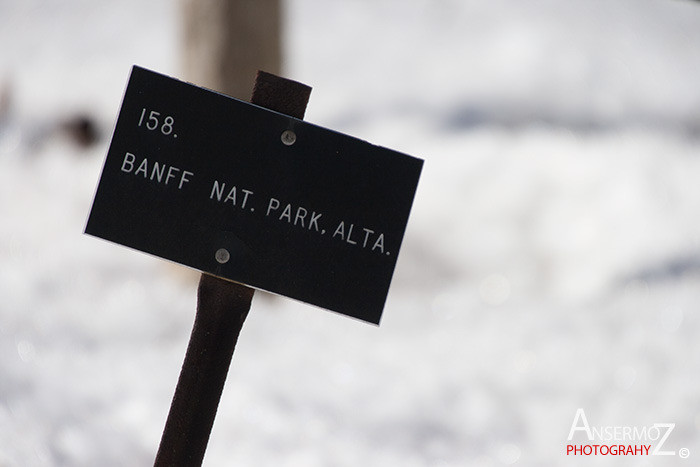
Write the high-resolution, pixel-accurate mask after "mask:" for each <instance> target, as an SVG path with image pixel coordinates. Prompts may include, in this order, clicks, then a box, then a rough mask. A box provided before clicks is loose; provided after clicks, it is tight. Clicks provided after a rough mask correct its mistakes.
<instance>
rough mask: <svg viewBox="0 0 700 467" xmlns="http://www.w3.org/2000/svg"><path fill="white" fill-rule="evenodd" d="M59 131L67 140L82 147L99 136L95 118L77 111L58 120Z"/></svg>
mask: <svg viewBox="0 0 700 467" xmlns="http://www.w3.org/2000/svg"><path fill="white" fill-rule="evenodd" d="M59 131H60V132H61V133H62V134H63V135H64V136H65V137H67V138H68V140H69V141H70V142H72V143H74V144H76V145H77V146H80V147H82V148H88V147H90V146H92V145H93V144H95V143H96V142H97V141H98V140H99V138H100V132H99V129H98V128H97V124H96V123H95V119H94V118H92V117H91V116H89V115H87V114H85V113H78V114H76V115H74V116H72V117H70V118H67V119H66V120H64V121H62V122H60V124H59Z"/></svg>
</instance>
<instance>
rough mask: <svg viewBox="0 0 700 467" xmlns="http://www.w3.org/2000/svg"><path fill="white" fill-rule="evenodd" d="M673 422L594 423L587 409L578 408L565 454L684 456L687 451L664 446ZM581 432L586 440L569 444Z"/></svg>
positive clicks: (673, 424)
mask: <svg viewBox="0 0 700 467" xmlns="http://www.w3.org/2000/svg"><path fill="white" fill-rule="evenodd" d="M675 427H676V424H675V423H654V424H652V425H649V426H641V427H639V426H612V425H608V426H593V427H591V425H590V424H589V423H588V419H587V418H586V413H585V411H584V410H583V409H578V410H577V411H576V415H575V416H574V421H573V423H572V424H571V429H570V430H569V436H568V437H567V440H568V441H569V444H567V445H566V455H567V456H676V455H677V456H679V457H681V458H682V459H686V458H688V457H689V456H690V451H689V450H688V449H686V448H683V449H679V450H678V452H676V451H670V450H666V449H665V448H664V446H665V444H666V441H668V439H669V437H670V436H671V433H672V432H673V430H674V428H675ZM577 432H583V433H584V434H585V436H586V439H587V440H588V443H583V444H572V443H571V441H573V439H574V435H576V433H577Z"/></svg>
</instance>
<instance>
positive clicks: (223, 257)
mask: <svg viewBox="0 0 700 467" xmlns="http://www.w3.org/2000/svg"><path fill="white" fill-rule="evenodd" d="M214 258H216V261H217V262H218V263H220V264H226V263H228V260H229V259H231V254H230V253H229V252H228V250H227V249H226V248H219V249H218V250H216V253H214Z"/></svg>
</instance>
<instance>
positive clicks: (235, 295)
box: [154, 72, 311, 467]
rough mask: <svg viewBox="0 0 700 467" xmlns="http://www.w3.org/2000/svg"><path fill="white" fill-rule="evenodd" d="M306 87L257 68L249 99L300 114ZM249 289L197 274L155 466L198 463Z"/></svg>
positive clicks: (244, 313)
mask: <svg viewBox="0 0 700 467" xmlns="http://www.w3.org/2000/svg"><path fill="white" fill-rule="evenodd" d="M310 94H311V88H310V87H308V86H306V85H304V84H301V83H298V82H296V81H291V80H288V79H285V78H280V77H278V76H275V75H273V74H270V73H265V72H258V75H257V78H256V80H255V87H254V89H253V95H252V98H251V103H253V104H256V105H259V106H262V107H266V108H268V109H271V110H275V111H277V112H280V113H284V114H286V115H289V116H292V117H296V118H304V112H305V110H306V104H307V103H308V100H309V95H310ZM253 292H254V291H253V289H251V288H249V287H246V286H244V285H241V284H237V283H234V282H230V281H226V280H223V279H219V278H217V277H213V276H210V275H207V274H202V276H201V278H200V281H199V289H198V291H197V314H196V316H195V321H194V327H193V328H192V334H191V336H190V341H189V344H188V347H187V353H186V354H185V361H184V363H183V364H182V370H181V371H180V378H179V380H178V382H177V387H176V388H175V395H174V396H173V401H172V404H171V406H170V412H169V413H168V419H167V421H166V423H165V428H164V430H163V436H162V438H161V441H160V447H159V448H158V453H157V455H156V460H155V464H154V466H155V467H179V466H188V467H189V466H200V465H202V460H203V459H204V453H205V451H206V448H207V443H208V441H209V435H210V433H211V429H212V426H213V424H214V418H215V416H216V410H217V408H218V406H219V400H220V399H221V393H222V391H223V389H224V383H225V382H226V375H227V374H228V369H229V366H230V365H231V359H232V358H233V351H234V349H235V346H236V342H237V341H238V335H239V333H240V331H241V328H242V327H243V322H244V321H245V319H246V316H248V311H249V310H250V303H251V300H252V299H253Z"/></svg>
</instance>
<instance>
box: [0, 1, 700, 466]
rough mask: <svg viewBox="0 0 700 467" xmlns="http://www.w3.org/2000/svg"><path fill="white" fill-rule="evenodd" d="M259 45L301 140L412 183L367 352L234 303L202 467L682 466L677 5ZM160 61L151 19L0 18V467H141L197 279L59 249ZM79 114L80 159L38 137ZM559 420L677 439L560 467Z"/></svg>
mask: <svg viewBox="0 0 700 467" xmlns="http://www.w3.org/2000/svg"><path fill="white" fill-rule="evenodd" d="M286 23H287V29H286V37H287V43H286V47H287V64H286V70H287V71H286V74H287V75H288V76H290V77H292V78H295V79H298V80H300V81H303V82H306V83H308V84H310V85H312V86H313V87H314V91H313V93H312V97H311V102H310V104H309V108H308V111H307V115H306V119H307V120H308V121H311V122H313V123H316V124H320V125H322V126H326V127H330V128H333V129H336V130H338V131H342V132H345V133H349V134H352V135H354V136H358V137H360V138H363V139H366V140H369V141H371V142H373V143H376V144H381V145H383V146H388V147H392V148H394V149H397V150H400V151H403V152H406V153H409V154H413V155H416V156H419V157H423V158H424V159H425V160H426V165H425V170H424V175H423V178H422V180H421V184H420V187H419V193H418V196H417V200H416V204H415V207H414V211H413V213H412V217H411V221H410V223H409V228H408V231H407V237H406V240H405V243H404V248H403V250H402V252H401V257H400V259H399V264H398V268H397V272H396V275H395V279H394V284H393V287H392V290H391V292H390V296H389V301H388V304H387V308H386V310H385V314H384V318H383V322H382V325H381V327H379V328H376V327H373V326H370V325H366V324H363V323H360V322H357V321H354V320H351V319H347V318H344V317H341V316H337V315H335V314H333V313H328V312H324V311H320V310H317V309H314V308H310V307H308V306H305V305H302V304H298V303H294V302H292V301H290V300H286V299H281V298H274V299H273V298H269V297H267V296H264V295H258V296H256V298H255V300H254V303H253V309H252V311H251V314H250V316H249V317H248V319H247V322H246V324H245V327H244V329H243V332H242V335H241V339H240V340H239V343H238V348H237V350H236V354H235V356H234V363H233V365H232V369H231V372H230V373H229V379H228V382H227V386H226V389H225V392H224V395H223V398H222V401H221V406H220V408H219V413H218V415H217V420H216V423H215V426H214V430H213V434H212V438H211V440H210V443H209V447H208V451H207V456H206V458H205V465H209V466H227V465H235V466H256V467H257V466H275V467H278V466H280V467H286V466H290V467H291V466H299V467H315V466H323V467H325V466H339V467H345V466H348V467H357V466H376V467H387V466H401V467H411V466H430V467H452V466H502V465H519V466H559V465H596V466H598V465H600V466H607V465H610V466H676V465H678V466H683V465H696V464H697V462H698V461H697V459H698V458H700V437H699V435H700V376H698V375H700V339H698V336H699V335H700V214H699V213H700V183H698V181H699V180H700V86H698V83H700V53H699V52H700V4H698V3H697V2H688V1H682V0H569V1H566V2H563V1H560V0H538V1H530V2H521V1H517V0H489V1H488V2H484V1H477V0H441V1H440V2H434V1H428V0H403V1H389V0H372V1H370V0H357V1H353V2H348V1H340V0H326V1H322V0H289V1H288V2H287V11H286ZM178 34H179V32H178V29H177V10H176V5H175V4H174V2H167V1H165V0H158V1H152V2H138V1H136V0H129V1H121V2H117V1H111V2H87V1H80V0H61V1H57V0H50V1H49V0H43V1H39V0H28V1H23V2H0V44H2V45H0V89H2V88H6V89H9V92H8V93H7V94H8V95H9V99H7V102H8V104H7V107H8V110H7V112H5V114H4V116H3V115H2V114H0V466H1V467H15V466H96V465H99V466H136V465H143V466H146V465H151V464H152V461H153V457H154V455H155V451H156V449H157V446H158V441H159V438H160V433H161V430H162V427H163V424H164V421H165V417H166V415H167V410H168V407H169V404H170V398H171V396H172V392H173V390H174V387H175V383H176V381H177V376H178V373H179V367H180V364H181V362H182V358H183V356H184V351H185V348H186V345H187V340H188V337H189V332H190V330H191V325H192V320H193V318H194V307H195V287H196V275H195V274H193V273H190V272H188V271H185V270H183V269H182V268H179V267H177V266H173V265H168V264H165V263H164V262H163V261H160V260H157V259H154V258H151V257H148V256H146V255H143V254H140V253H137V252H133V251H131V250H128V249H125V248H120V247H117V246H114V245H111V244H108V243H105V242H101V241H99V240H96V239H94V238H90V237H86V236H84V235H82V233H81V232H82V229H83V227H84V223H85V220H86V218H87V213H88V210H89V207H90V204H91V202H92V196H93V193H94V189H95V187H96V184H97V179H98V176H99V172H100V168H101V165H102V161H103V157H104V155H105V153H106V148H107V144H108V137H109V133H110V132H111V125H112V122H113V119H114V118H115V116H116V113H117V110H118V107H119V104H120V100H121V94H122V90H123V88H124V85H125V83H126V79H127V76H128V73H129V68H130V66H131V65H132V64H133V63H137V64H140V65H142V66H145V67H148V68H151V69H155V70H158V71H161V72H163V73H166V74H171V75H174V76H178V74H179V72H180V71H179V68H178V61H177V40H178ZM0 107H1V106H0ZM78 112H86V113H88V114H90V115H94V116H95V117H96V118H97V121H98V122H99V124H100V125H101V130H102V132H103V134H102V138H101V139H100V141H99V143H98V144H97V145H96V146H93V147H92V148H89V149H80V148H77V147H75V146H74V145H71V144H70V143H69V142H68V141H67V140H66V139H65V138H63V137H60V136H57V134H56V133H55V131H54V129H55V126H56V122H58V121H59V120H61V119H62V118H64V117H67V116H71V115H73V114H75V113H78ZM579 408H583V409H584V410H585V413H586V416H587V418H588V421H589V422H590V424H591V426H595V427H605V426H629V427H638V428H642V427H651V426H653V425H654V424H655V423H674V424H675V428H674V430H673V432H672V433H671V434H670V436H669V438H668V440H667V441H666V443H665V446H664V450H668V451H676V455H675V456H648V457H647V456H639V457H611V456H591V457H589V458H582V457H580V456H579V457H576V458H574V457H571V456H569V457H567V456H566V445H567V444H568V441H567V437H568V435H569V430H570V429H571V425H572V422H573V420H574V415H575V414H576V411H577V409H579ZM574 442H576V443H578V444H599V443H597V442H588V441H587V440H586V439H585V437H584V436H583V434H582V433H578V434H577V435H576V436H575V438H574ZM626 443H627V444H656V443H658V441H651V442H649V443H647V442H646V440H634V441H626ZM608 444H614V443H613V442H609V443H608ZM683 448H685V449H688V455H689V458H688V459H682V458H681V457H680V456H679V455H678V454H681V453H682V454H685V451H681V449H683Z"/></svg>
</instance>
